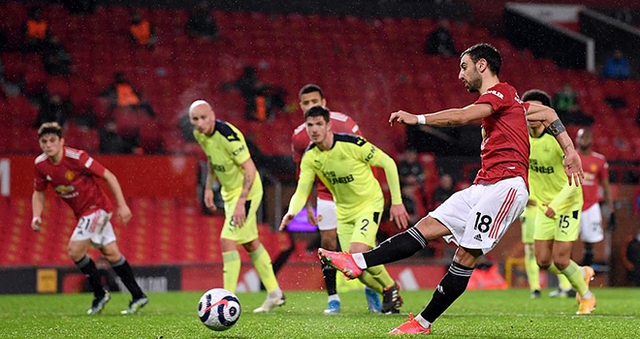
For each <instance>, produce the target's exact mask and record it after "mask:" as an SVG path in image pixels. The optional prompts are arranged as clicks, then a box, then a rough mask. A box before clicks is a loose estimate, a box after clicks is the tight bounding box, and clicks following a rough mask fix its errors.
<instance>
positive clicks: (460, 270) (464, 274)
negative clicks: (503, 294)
mask: <svg viewBox="0 0 640 339" xmlns="http://www.w3.org/2000/svg"><path fill="white" fill-rule="evenodd" d="M471 273H473V268H469V267H464V266H462V265H460V264H458V263H457V262H455V261H454V262H453V263H452V264H451V266H449V271H448V272H447V274H445V275H444V277H443V278H442V280H440V284H438V287H436V290H435V291H434V292H433V298H431V301H430V302H429V304H428V305H427V307H425V309H424V310H423V311H422V312H420V315H421V316H422V317H423V318H424V319H426V320H427V321H428V322H430V323H433V322H434V321H435V320H436V319H438V317H439V316H440V315H442V313H443V312H444V311H445V310H446V309H447V308H449V306H451V304H453V302H454V301H456V299H458V297H460V296H461V295H462V293H464V291H465V290H466V289H467V284H468V283H469V278H470V277H471Z"/></svg>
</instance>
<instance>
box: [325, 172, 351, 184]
mask: <svg viewBox="0 0 640 339" xmlns="http://www.w3.org/2000/svg"><path fill="white" fill-rule="evenodd" d="M322 175H324V177H325V178H327V180H329V182H330V183H331V184H332V185H336V184H348V183H350V182H352V181H353V180H355V179H354V178H353V174H349V175H347V176H344V177H338V176H336V173H335V172H334V171H330V172H322Z"/></svg>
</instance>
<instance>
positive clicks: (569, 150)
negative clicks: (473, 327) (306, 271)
mask: <svg viewBox="0 0 640 339" xmlns="http://www.w3.org/2000/svg"><path fill="white" fill-rule="evenodd" d="M501 65H502V58H501V56H500V52H498V50H497V49H496V48H495V47H493V46H491V45H489V44H485V43H481V44H477V45H474V46H472V47H470V48H468V49H467V50H465V51H464V52H462V54H461V56H460V71H459V73H458V78H459V79H460V80H461V81H462V83H463V84H464V85H465V87H466V88H467V91H469V92H478V93H480V98H479V99H478V100H477V101H476V102H475V103H473V104H471V105H468V106H466V107H464V108H453V109H447V110H442V111H439V112H435V113H430V114H418V115H415V114H411V113H409V112H405V111H397V112H394V113H392V114H391V116H390V118H389V122H390V123H391V124H394V123H403V124H408V125H416V124H422V125H429V126H437V127H450V126H458V125H464V124H468V123H470V122H472V121H476V120H481V121H482V134H483V140H482V144H481V146H480V147H481V152H480V154H481V155H480V161H481V169H480V171H479V172H478V176H477V178H476V180H475V181H474V184H473V185H471V186H470V187H468V188H465V189H463V190H461V191H459V192H456V193H455V194H453V195H452V196H451V197H449V198H448V199H447V200H445V201H444V202H443V203H442V204H441V205H440V206H439V207H437V208H436V209H435V210H434V211H433V212H431V213H429V214H428V215H427V216H426V217H424V218H423V219H421V220H420V221H418V223H417V224H416V225H414V226H413V227H411V228H409V229H408V230H406V231H404V232H402V233H398V234H396V235H394V236H393V237H391V238H389V239H387V240H385V241H384V242H382V243H381V244H380V245H379V246H378V247H376V248H374V249H373V250H371V251H368V252H364V253H355V254H348V253H336V252H330V251H325V250H324V249H320V250H319V255H320V257H321V259H322V260H323V261H324V262H326V263H329V264H331V265H333V266H334V267H335V268H337V269H339V270H340V271H341V272H343V273H345V274H347V275H348V276H349V277H351V278H354V277H357V276H358V274H360V273H362V272H363V270H364V269H366V268H368V267H372V266H376V265H382V264H386V263H390V262H394V261H398V260H401V259H404V258H408V257H410V256H412V255H413V254H415V253H416V252H417V251H419V250H421V249H423V248H425V247H426V246H427V244H428V242H429V241H431V240H434V239H437V238H440V237H444V238H445V239H446V240H447V241H453V242H454V243H455V244H456V245H458V248H457V251H456V253H455V255H454V258H453V263H452V264H451V266H450V267H449V269H448V271H447V273H446V274H445V276H444V277H443V278H442V280H441V281H440V283H439V285H438V288H437V289H436V290H435V292H434V293H433V297H432V299H431V301H430V302H429V303H428V305H427V306H426V308H425V309H424V310H423V311H422V312H421V313H420V314H419V315H418V316H416V317H415V318H413V317H411V318H410V320H409V321H407V322H405V323H404V324H402V325H400V326H399V327H397V328H395V329H394V330H392V331H391V332H390V334H409V333H428V332H430V328H431V324H432V323H433V322H434V321H435V320H436V319H437V318H438V317H440V315H441V314H442V313H443V312H444V311H445V310H446V309H447V308H448V307H449V306H450V305H451V304H453V302H454V301H455V300H456V299H457V298H458V297H459V296H460V295H462V293H463V292H464V291H465V289H466V288H467V284H468V282H469V278H470V277H471V273H472V272H473V269H474V267H475V265H476V262H477V260H478V258H479V257H480V256H481V255H483V254H486V253H487V252H489V251H490V250H491V249H493V248H494V247H495V246H496V244H497V243H498V242H499V241H500V239H501V238H502V236H503V235H504V234H505V232H506V231H507V229H508V228H509V226H510V225H511V223H512V222H513V221H515V220H516V218H518V217H519V216H520V214H521V213H522V211H524V207H525V205H526V204H527V200H528V197H529V192H528V188H527V174H528V166H529V139H528V137H529V134H528V130H527V120H534V121H542V123H543V124H544V125H545V126H547V130H549V132H550V133H551V134H552V135H553V136H554V137H556V139H557V140H558V142H559V143H560V145H561V147H562V149H563V151H564V152H565V155H566V160H565V162H564V165H565V172H566V174H567V176H568V177H569V182H570V183H573V182H574V181H575V184H579V181H580V178H581V175H582V167H581V163H580V157H579V155H578V154H577V152H576V150H575V149H574V148H573V143H572V141H571V138H570V137H569V136H568V134H567V132H566V129H565V127H564V125H563V124H562V122H561V121H560V120H559V119H558V116H557V114H556V113H555V111H554V110H553V109H551V108H549V107H545V106H542V105H535V104H531V105H527V104H524V103H523V102H522V101H521V100H520V98H519V97H518V95H517V93H516V90H515V89H514V88H513V87H512V86H510V85H509V84H507V83H504V82H501V81H500V79H499V77H498V74H499V72H500V67H501ZM594 300H595V298H594Z"/></svg>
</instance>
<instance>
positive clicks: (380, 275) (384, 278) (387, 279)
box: [367, 265, 396, 287]
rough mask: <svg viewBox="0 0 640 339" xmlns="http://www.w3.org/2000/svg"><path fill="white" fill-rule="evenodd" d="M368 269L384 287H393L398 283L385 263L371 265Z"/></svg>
mask: <svg viewBox="0 0 640 339" xmlns="http://www.w3.org/2000/svg"><path fill="white" fill-rule="evenodd" d="M367 271H369V273H371V275H372V276H373V278H374V279H376V281H377V282H378V283H380V285H382V287H392V286H393V285H395V284H396V281H395V280H393V278H391V275H389V272H387V269H386V268H385V267H384V265H378V266H374V267H369V268H367Z"/></svg>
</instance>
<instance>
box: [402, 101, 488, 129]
mask: <svg viewBox="0 0 640 339" xmlns="http://www.w3.org/2000/svg"><path fill="white" fill-rule="evenodd" d="M491 113H493V108H492V107H491V105H489V104H472V105H469V106H466V107H464V108H451V109H445V110H442V111H438V112H435V113H428V114H418V115H415V114H411V113H409V112H406V111H396V112H393V113H391V116H390V117H389V123H390V124H391V125H393V124H394V123H400V124H406V125H429V126H434V127H452V126H461V125H466V124H468V123H470V122H472V121H475V120H480V119H482V118H484V117H487V116H489V115H491Z"/></svg>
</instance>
